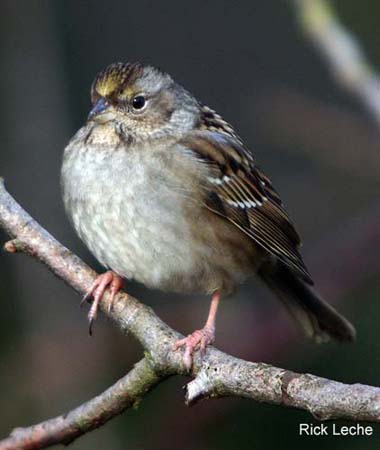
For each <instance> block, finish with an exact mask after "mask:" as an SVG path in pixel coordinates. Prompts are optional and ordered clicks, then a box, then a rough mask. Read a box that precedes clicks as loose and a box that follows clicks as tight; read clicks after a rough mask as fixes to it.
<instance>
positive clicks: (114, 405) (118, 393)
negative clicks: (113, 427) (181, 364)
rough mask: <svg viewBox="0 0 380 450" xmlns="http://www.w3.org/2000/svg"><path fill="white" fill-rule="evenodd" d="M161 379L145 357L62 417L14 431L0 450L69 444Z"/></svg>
mask: <svg viewBox="0 0 380 450" xmlns="http://www.w3.org/2000/svg"><path fill="white" fill-rule="evenodd" d="M160 379H161V377H160V376H159V375H158V374H157V373H156V372H155V371H154V370H153V368H152V366H151V365H150V363H149V360H148V359H147V358H144V359H142V360H141V361H139V362H138V363H137V364H136V365H135V367H134V368H133V369H132V370H131V371H130V372H129V373H128V375H126V376H125V377H123V378H122V379H121V380H119V381H118V382H117V383H115V384H114V385H113V386H111V387H110V388H108V389H107V390H106V391H105V392H103V393H102V394H100V395H98V396H97V397H95V398H93V399H92V400H90V401H88V402H86V403H84V404H83V405H81V406H79V407H78V408H75V409H73V410H72V411H70V412H69V413H68V414H64V415H62V416H59V417H55V418H53V419H49V420H46V421H45V422H42V423H39V424H37V425H33V426H31V427H29V428H16V429H15V430H13V431H12V433H11V434H10V436H9V437H8V438H6V439H4V440H3V441H1V442H0V450H12V449H28V450H31V449H40V448H45V447H50V446H51V445H55V444H65V445H67V444H69V443H70V442H72V441H73V440H74V439H76V438H78V437H79V436H81V435H82V434H84V433H87V432H88V431H91V430H94V429H95V428H98V427H100V426H102V425H103V424H104V423H105V422H107V421H108V420H110V419H111V418H112V417H115V416H117V415H118V414H120V413H121V412H122V411H124V410H125V409H127V408H129V407H131V406H133V405H134V404H135V403H137V402H138V401H139V399H140V398H141V397H142V396H144V395H145V394H146V393H147V392H148V391H150V390H151V389H152V388H153V387H154V386H155V385H156V384H157V383H158V382H159V381H160Z"/></svg>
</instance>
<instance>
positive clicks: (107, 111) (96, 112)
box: [88, 98, 114, 123]
mask: <svg viewBox="0 0 380 450" xmlns="http://www.w3.org/2000/svg"><path fill="white" fill-rule="evenodd" d="M110 107H111V105H110V103H109V102H108V101H107V100H106V99H105V98H100V99H99V100H98V101H97V102H96V103H95V105H94V107H93V108H92V110H91V111H90V114H89V115H88V120H96V121H97V122H101V123H104V122H108V121H110V120H112V119H113V118H114V111H112V109H111V108H110Z"/></svg>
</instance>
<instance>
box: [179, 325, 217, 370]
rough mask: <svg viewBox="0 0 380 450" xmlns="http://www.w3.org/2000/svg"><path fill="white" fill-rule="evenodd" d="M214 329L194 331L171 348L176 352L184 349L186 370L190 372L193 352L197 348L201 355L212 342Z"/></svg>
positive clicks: (207, 327) (206, 328)
mask: <svg viewBox="0 0 380 450" xmlns="http://www.w3.org/2000/svg"><path fill="white" fill-rule="evenodd" d="M214 339H215V328H214V327H209V326H207V325H206V326H205V327H204V328H202V329H201V330H196V331H194V333H191V334H189V335H188V336H187V337H185V338H183V339H180V340H179V341H177V342H176V343H175V344H174V346H173V351H176V350H178V349H179V348H181V347H185V354H184V355H183V362H184V364H185V366H186V367H187V369H188V370H190V368H191V366H192V364H193V354H194V351H195V350H197V348H198V347H199V348H200V350H201V353H202V354H203V353H204V352H205V350H206V347H207V346H208V345H210V344H212V343H213V342H214Z"/></svg>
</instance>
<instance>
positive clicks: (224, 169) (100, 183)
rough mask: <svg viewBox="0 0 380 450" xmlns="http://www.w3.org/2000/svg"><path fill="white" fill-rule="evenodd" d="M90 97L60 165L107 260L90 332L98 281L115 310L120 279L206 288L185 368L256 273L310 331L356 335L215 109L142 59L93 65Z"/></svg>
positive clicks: (78, 218)
mask: <svg viewBox="0 0 380 450" xmlns="http://www.w3.org/2000/svg"><path fill="white" fill-rule="evenodd" d="M91 104H92V105H91V110H90V113H89V115H88V118H87V120H86V122H85V124H84V125H83V127H81V128H80V129H79V130H78V131H77V133H76V134H75V135H74V136H73V138H72V139H71V140H70V142H69V143H68V145H67V147H66V148H65V150H64V154H63V162H62V170H61V186H62V193H63V202H64V206H65V209H66V211H67V213H68V216H69V217H70V219H71V222H72V224H73V226H74V228H75V230H76V232H77V233H78V235H79V237H80V238H81V239H82V240H83V241H84V243H85V244H86V245H87V247H88V248H89V250H90V251H91V252H92V254H93V255H94V256H95V258H96V259H97V260H98V261H99V262H100V263H101V264H102V265H103V266H104V267H105V268H106V269H107V270H106V272H105V273H103V274H101V275H99V276H98V278H97V279H96V281H95V282H94V284H93V285H92V286H91V288H90V289H89V291H88V293H87V295H86V298H90V297H92V298H93V303H92V306H91V308H90V311H89V314H88V318H89V322H90V332H91V326H92V323H93V321H94V320H95V318H96V315H97V311H98V307H99V303H100V302H101V300H102V297H103V294H104V292H105V290H106V289H107V288H109V289H110V292H111V302H110V303H109V305H110V307H111V308H112V304H113V300H114V298H115V296H116V295H117V293H118V292H119V290H120V289H121V287H122V286H123V283H124V281H125V280H135V281H137V282H139V283H142V284H143V285H145V286H146V287H147V288H152V289H160V290H162V291H167V292H176V293H180V294H199V295H204V294H206V295H208V296H210V297H211V303H210V309H209V313H208V317H207V320H206V322H205V324H204V326H203V327H202V328H200V329H198V330H196V331H194V332H193V333H191V334H189V335H188V336H187V337H185V338H183V339H180V340H178V341H177V342H176V343H175V345H174V346H173V351H179V350H181V351H183V361H184V363H185V365H186V366H187V367H188V368H190V367H191V365H192V363H193V358H194V354H195V352H196V351H198V350H200V351H201V352H202V353H204V352H205V351H206V348H207V346H209V345H211V344H212V343H213V342H214V339H215V323H216V315H217V310H218V306H219V303H220V300H221V298H225V297H227V296H230V295H231V294H232V293H233V292H234V291H235V289H236V288H237V287H238V286H239V285H241V284H243V283H245V282H246V281H247V280H248V279H249V278H251V277H254V276H256V277H258V278H259V279H260V280H262V281H263V283H264V284H265V285H266V286H268V287H269V289H270V290H271V291H272V292H273V293H274V294H275V295H276V296H277V297H278V298H279V299H280V300H281V302H282V303H283V304H284V305H285V307H286V308H287V310H288V311H289V313H290V314H291V315H292V316H293V318H294V319H295V320H296V322H297V323H298V324H299V325H300V326H301V328H302V329H303V330H304V332H305V333H306V335H307V336H309V337H310V338H312V339H314V340H315V341H317V342H324V341H327V340H329V339H330V338H332V339H335V340H337V341H341V342H351V341H353V340H354V338H355V329H354V327H353V326H352V324H351V323H350V322H349V321H348V320H347V319H346V318H345V317H343V315H341V314H340V313H338V312H337V311H336V310H335V309H334V308H333V307H332V306H331V305H330V304H329V303H327V302H326V301H325V300H324V299H323V298H322V297H321V296H320V295H319V293H318V292H317V291H316V289H315V288H314V286H313V280H312V278H311V275H310V273H309V271H308V269H307V268H306V265H305V263H304V261H303V258H302V256H301V254H300V245H301V241H300V237H299V235H298V233H297V231H296V229H295V227H294V225H293V223H292V221H291V219H290V217H289V215H288V213H287V211H286V209H285V207H284V205H283V203H282V201H281V198H280V196H279V194H278V192H277V191H276V189H275V188H274V186H273V184H272V182H271V180H270V178H269V177H268V176H267V175H266V174H265V173H264V172H263V171H262V169H261V168H259V167H258V165H257V164H256V160H255V158H254V157H253V154H252V153H251V151H250V150H249V149H248V148H247V147H246V146H245V144H244V142H243V140H242V139H241V138H240V137H239V135H238V134H237V132H236V131H235V129H234V128H233V127H232V126H231V125H230V124H229V123H228V122H227V121H225V120H224V119H223V118H222V117H221V116H220V115H219V114H218V113H217V112H215V111H214V110H213V109H211V108H210V107H208V106H206V105H204V104H202V103H201V102H200V101H198V100H197V99H196V98H195V97H194V96H193V95H192V94H191V93H190V92H189V91H187V90H186V89H185V88H184V87H182V86H181V85H180V84H179V83H176V82H175V81H174V80H173V78H172V77H171V76H170V75H169V74H167V73H166V72H164V71H162V70H161V69H157V68H155V67H153V66H151V65H149V64H142V63H139V62H127V63H122V62H119V63H113V64H111V65H109V66H108V67H106V68H105V69H103V70H102V71H100V72H99V73H98V74H97V76H96V77H95V80H94V81H93V83H92V86H91Z"/></svg>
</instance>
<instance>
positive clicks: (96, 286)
mask: <svg viewBox="0 0 380 450" xmlns="http://www.w3.org/2000/svg"><path fill="white" fill-rule="evenodd" d="M108 287H109V289H110V291H111V298H110V301H109V304H108V312H110V311H111V310H112V306H113V302H114V299H115V296H116V294H117V293H118V292H119V291H120V289H121V288H122V287H123V279H122V278H121V277H120V276H119V275H117V274H116V273H115V272H112V271H111V270H109V271H107V272H105V273H102V274H101V275H99V276H98V277H97V278H96V280H95V281H94V283H93V285H92V286H91V287H90V289H89V290H88V292H87V294H86V295H85V296H84V297H83V300H82V303H81V304H83V303H84V302H86V301H87V300H88V299H89V298H90V297H93V299H94V301H93V302H92V305H91V308H90V311H89V313H88V321H89V322H90V325H89V333H90V335H91V334H92V325H93V323H94V320H95V319H96V316H97V314H98V309H99V303H100V301H101V299H102V298H103V295H104V292H105V291H106V289H107V288H108Z"/></svg>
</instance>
